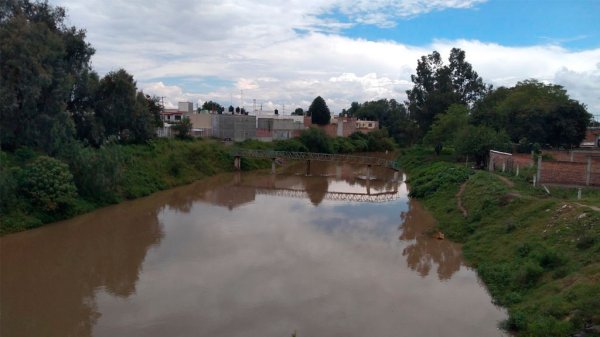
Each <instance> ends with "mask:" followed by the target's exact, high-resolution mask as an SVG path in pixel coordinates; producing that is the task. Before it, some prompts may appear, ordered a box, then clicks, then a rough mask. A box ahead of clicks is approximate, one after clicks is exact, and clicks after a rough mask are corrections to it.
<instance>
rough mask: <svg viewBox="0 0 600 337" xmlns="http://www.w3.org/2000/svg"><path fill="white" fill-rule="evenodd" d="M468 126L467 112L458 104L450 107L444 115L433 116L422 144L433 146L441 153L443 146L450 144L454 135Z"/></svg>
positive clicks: (466, 109) (465, 108)
mask: <svg viewBox="0 0 600 337" xmlns="http://www.w3.org/2000/svg"><path fill="white" fill-rule="evenodd" d="M468 124H469V110H468V108H467V107H466V106H464V105H460V104H453V105H451V106H450V107H449V108H448V110H447V111H446V113H444V114H439V115H437V116H435V121H434V122H433V125H432V126H431V129H430V130H429V132H427V134H426V135H425V138H424V139H423V142H424V143H425V144H429V145H434V146H436V147H437V148H439V151H441V149H442V147H443V146H444V145H445V144H452V143H453V142H454V139H455V138H456V134H457V133H458V132H459V131H460V130H462V129H463V128H465V127H466V126H467V125H468Z"/></svg>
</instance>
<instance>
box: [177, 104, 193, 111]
mask: <svg viewBox="0 0 600 337" xmlns="http://www.w3.org/2000/svg"><path fill="white" fill-rule="evenodd" d="M177 110H179V111H181V112H187V113H191V112H192V111H194V104H193V103H192V102H178V103H177Z"/></svg>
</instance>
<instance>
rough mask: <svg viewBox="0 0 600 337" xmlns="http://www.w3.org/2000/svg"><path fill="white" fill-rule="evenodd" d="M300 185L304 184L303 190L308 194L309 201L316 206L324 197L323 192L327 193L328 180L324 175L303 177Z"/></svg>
mask: <svg viewBox="0 0 600 337" xmlns="http://www.w3.org/2000/svg"><path fill="white" fill-rule="evenodd" d="M302 185H304V190H305V191H306V193H307V194H308V198H309V199H310V202H312V204H313V205H315V206H318V205H319V204H320V203H321V202H322V201H323V199H324V198H325V194H327V189H328V188H329V181H328V180H327V178H326V177H319V176H313V177H304V179H302Z"/></svg>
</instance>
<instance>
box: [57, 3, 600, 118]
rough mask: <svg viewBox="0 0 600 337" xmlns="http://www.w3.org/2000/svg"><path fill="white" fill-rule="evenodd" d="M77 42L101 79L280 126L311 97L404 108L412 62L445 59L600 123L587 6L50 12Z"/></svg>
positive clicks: (599, 53)
mask: <svg viewBox="0 0 600 337" xmlns="http://www.w3.org/2000/svg"><path fill="white" fill-rule="evenodd" d="M50 2H51V3H52V4H55V5H60V6H63V7H65V8H67V11H68V15H69V20H68V22H69V23H70V24H72V25H75V26H77V27H79V28H84V29H86V30H87V36H88V38H87V39H88V41H89V42H90V43H91V44H92V45H93V47H94V48H95V49H96V54H95V56H94V57H93V59H92V63H93V66H94V68H95V69H96V71H98V72H99V73H100V74H101V75H104V74H105V73H107V72H108V71H111V70H117V69H119V68H125V69H126V70H127V71H128V72H130V73H131V74H133V75H134V77H135V79H136V81H137V83H138V87H139V88H141V89H143V90H144V91H145V92H146V93H150V94H154V95H157V96H164V97H165V98H164V100H165V105H167V107H169V106H175V105H176V104H177V102H178V101H192V102H194V103H200V104H201V103H202V102H204V101H207V100H214V101H217V102H219V103H221V104H223V105H224V106H229V105H230V104H232V105H233V106H241V105H244V106H245V107H246V109H248V110H252V109H253V102H254V101H253V100H256V107H257V109H259V108H260V107H261V106H262V109H263V111H272V110H273V109H274V108H278V109H279V111H283V110H285V113H286V114H289V113H290V112H291V111H293V109H295V108H297V107H302V108H304V109H307V108H308V106H309V105H310V102H311V101H312V100H313V99H314V98H315V97H316V96H318V95H320V96H322V97H323V98H325V100H326V101H327V104H328V105H329V107H330V108H331V110H332V112H334V113H336V114H337V113H339V112H340V111H341V109H343V108H347V107H349V105H350V103H351V102H352V101H358V102H364V101H367V100H375V99H380V98H394V99H396V100H399V101H404V100H405V98H406V95H405V90H407V89H409V88H411V82H410V75H411V74H413V73H414V71H415V68H416V65H417V59H418V58H419V57H420V56H422V55H426V54H429V53H431V51H433V50H437V51H439V52H440V53H442V55H444V58H445V59H447V55H448V53H449V50H450V49H451V48H452V47H459V48H461V49H463V50H465V52H466V54H467V61H468V62H470V63H471V64H472V65H473V67H474V68H475V70H476V71H477V72H478V73H479V75H481V76H482V77H483V79H484V81H485V82H486V83H490V84H493V85H494V86H496V87H497V86H501V85H504V86H512V85H514V84H515V83H516V82H518V81H520V80H524V79H528V78H536V79H539V80H541V81H544V82H551V83H556V84H560V85H563V86H564V87H565V88H566V89H567V90H568V92H569V94H570V95H571V97H573V98H575V99H578V100H579V101H581V102H583V103H585V104H586V105H587V106H588V110H589V111H590V112H591V113H593V114H598V115H600V24H598V23H597V15H598V13H600V1H597V0H578V1H568V0H567V1H563V0H545V1H534V0H523V1H517V0H288V1H277V0H264V1H250V0H170V1H166V0H164V1H163V0H126V1H122V0H50Z"/></svg>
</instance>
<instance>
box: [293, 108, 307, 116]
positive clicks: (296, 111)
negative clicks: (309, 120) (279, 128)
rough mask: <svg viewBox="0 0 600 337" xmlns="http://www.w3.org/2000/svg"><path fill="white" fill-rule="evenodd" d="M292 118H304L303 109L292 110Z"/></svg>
mask: <svg viewBox="0 0 600 337" xmlns="http://www.w3.org/2000/svg"><path fill="white" fill-rule="evenodd" d="M292 115H293V116H304V109H302V108H296V110H294V112H292Z"/></svg>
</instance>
